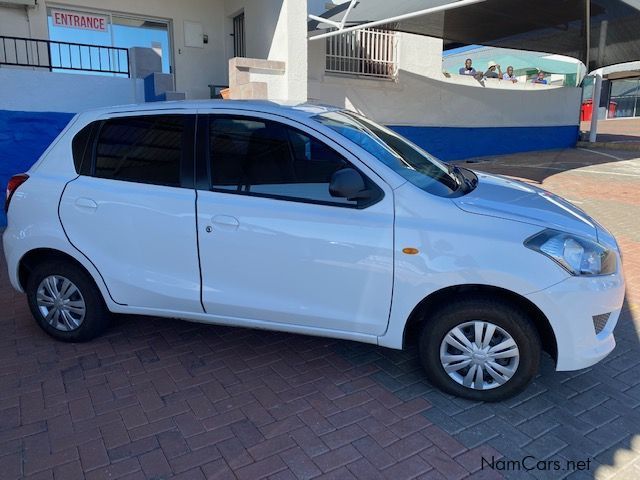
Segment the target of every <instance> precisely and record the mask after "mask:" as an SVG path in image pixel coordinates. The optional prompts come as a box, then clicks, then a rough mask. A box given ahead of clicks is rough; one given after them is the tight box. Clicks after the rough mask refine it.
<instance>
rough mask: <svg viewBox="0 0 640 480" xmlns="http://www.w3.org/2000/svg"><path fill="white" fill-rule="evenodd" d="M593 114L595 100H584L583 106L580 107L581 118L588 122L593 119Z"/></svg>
mask: <svg viewBox="0 0 640 480" xmlns="http://www.w3.org/2000/svg"><path fill="white" fill-rule="evenodd" d="M592 114H593V100H585V101H584V102H582V108H580V120H581V121H583V122H588V121H590V120H591V115H592Z"/></svg>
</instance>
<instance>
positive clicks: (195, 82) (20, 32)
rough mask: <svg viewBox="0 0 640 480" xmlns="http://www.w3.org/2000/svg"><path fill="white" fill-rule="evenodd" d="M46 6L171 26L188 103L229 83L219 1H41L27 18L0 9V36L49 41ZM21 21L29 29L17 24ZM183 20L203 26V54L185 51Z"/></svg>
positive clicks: (178, 72)
mask: <svg viewBox="0 0 640 480" xmlns="http://www.w3.org/2000/svg"><path fill="white" fill-rule="evenodd" d="M47 6H57V7H68V8H71V9H76V10H85V11H98V12H99V11H103V12H104V11H107V12H113V13H124V14H132V15H136V16H141V17H149V18H158V19H162V20H170V21H171V29H172V31H173V39H172V40H173V59H172V64H173V66H174V71H175V74H176V90H178V91H183V92H185V93H186V95H187V98H209V88H208V84H219V85H226V84H227V83H228V78H229V76H228V66H227V59H228V58H229V57H228V56H227V52H226V41H227V39H228V37H226V36H225V34H226V33H228V32H226V30H225V20H226V18H225V15H224V0H184V1H174V0H100V1H97V0H62V1H59V2H48V1H47V0H40V1H39V2H38V5H37V6H36V7H35V8H28V9H26V12H27V15H25V13H24V12H25V9H24V8H7V7H0V32H2V34H3V35H9V36H25V37H29V36H30V37H32V38H38V39H48V38H49V32H48V26H47ZM25 16H27V17H28V23H26V22H25V21H24V20H20V19H21V18H24V17H25ZM185 20H188V21H193V22H199V23H202V25H203V27H204V28H203V30H204V34H206V35H208V36H209V43H207V44H204V45H203V48H198V47H185V39H184V21H185ZM21 25H22V26H21Z"/></svg>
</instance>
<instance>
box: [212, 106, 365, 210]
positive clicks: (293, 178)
mask: <svg viewBox="0 0 640 480" xmlns="http://www.w3.org/2000/svg"><path fill="white" fill-rule="evenodd" d="M209 125H210V127H209V129H210V131H209V133H210V135H209V142H210V143H209V152H210V166H211V187H212V189H213V190H217V191H227V192H236V193H241V194H249V195H257V196H269V197H273V198H282V199H292V200H299V201H306V202H314V203H326V204H337V205H353V206H356V205H357V201H354V200H347V199H345V198H336V197H332V196H331V194H330V193H329V184H330V182H331V177H332V176H333V174H334V173H335V172H336V171H337V170H340V169H343V168H353V166H352V165H351V164H350V163H349V162H348V161H347V160H346V159H345V158H344V157H343V156H341V155H340V154H338V153H337V152H336V151H334V150H333V149H331V148H330V147H328V146H327V145H326V144H324V143H323V142H320V141H319V140H317V139H315V138H313V137H311V136H309V135H307V134H306V133H304V132H302V131H300V130H297V129H294V128H291V127H289V126H286V125H283V124H280V123H276V122H272V121H268V120H262V119H255V118H249V117H231V116H220V117H211V119H210V123H209Z"/></svg>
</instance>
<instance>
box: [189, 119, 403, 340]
mask: <svg viewBox="0 0 640 480" xmlns="http://www.w3.org/2000/svg"><path fill="white" fill-rule="evenodd" d="M198 118H199V120H198V122H199V123H198V131H199V132H200V134H201V135H203V136H204V137H199V141H201V140H203V141H202V143H201V144H200V147H198V149H199V150H201V151H200V152H199V155H198V162H199V166H200V167H201V168H199V172H205V173H204V177H205V178H204V180H203V179H202V175H199V176H198V201H197V204H198V229H199V247H200V249H199V251H200V261H201V269H202V287H203V289H202V301H203V305H204V307H205V310H206V312H207V313H208V314H211V315H212V316H218V317H225V318H227V319H228V318H236V319H243V320H245V321H251V322H254V324H255V325H256V326H269V325H270V326H271V327H272V328H285V329H286V325H290V326H291V325H295V326H297V327H298V329H297V330H296V331H303V332H308V333H320V334H326V335H332V333H331V332H349V333H350V334H356V335H357V334H362V335H379V334H382V333H383V332H384V331H385V330H386V328H387V322H388V318H389V310H390V305H391V293H392V285H393V218H394V210H393V193H392V191H391V189H390V188H389V187H388V186H387V185H386V184H385V183H384V182H383V181H382V180H381V179H380V178H379V177H377V176H376V174H375V173H374V172H372V171H371V170H369V169H368V168H367V167H366V166H365V165H364V164H362V163H360V162H359V161H358V159H357V158H355V157H354V156H353V155H352V154H350V153H349V152H348V151H347V150H346V149H345V148H343V147H341V146H340V145H338V144H337V143H335V142H332V141H331V140H330V139H328V138H326V137H323V136H322V135H320V134H319V133H318V132H314V131H313V130H312V129H310V128H308V127H306V126H304V125H301V124H298V123H297V122H294V121H291V120H287V119H285V118H283V117H281V116H270V115H268V114H247V112H242V111H238V112H235V113H234V112H232V111H230V112H228V113H225V114H221V113H220V114H211V115H208V116H207V115H203V113H202V112H199V116H198ZM327 142H328V143H327ZM201 161H202V163H200V162H201ZM341 168H355V169H357V170H359V171H360V173H361V174H362V175H363V176H364V177H365V178H366V179H367V183H368V185H369V187H370V188H372V189H375V190H376V198H375V199H374V201H371V202H369V203H370V204H367V205H365V204H359V203H358V202H357V201H347V200H346V199H339V198H333V197H331V195H330V194H329V180H330V178H331V176H332V174H333V173H334V172H335V171H336V170H338V169H341ZM244 324H247V323H244ZM278 325H280V327H278ZM299 327H302V328H299ZM333 334H334V335H338V336H344V334H340V333H333Z"/></svg>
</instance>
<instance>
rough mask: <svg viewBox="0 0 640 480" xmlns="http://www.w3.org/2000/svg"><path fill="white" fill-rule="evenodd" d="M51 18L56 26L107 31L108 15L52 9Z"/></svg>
mask: <svg viewBox="0 0 640 480" xmlns="http://www.w3.org/2000/svg"><path fill="white" fill-rule="evenodd" d="M51 19H52V21H53V25H54V26H56V27H69V28H80V29H82V30H94V31H96V32H106V31H107V23H108V17H106V16H104V15H95V14H93V13H86V12H70V11H68V10H51Z"/></svg>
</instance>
